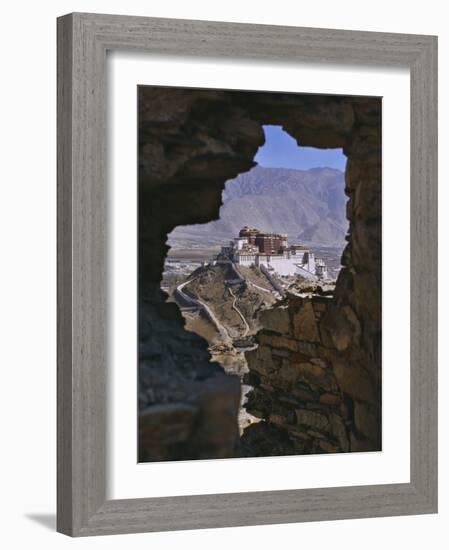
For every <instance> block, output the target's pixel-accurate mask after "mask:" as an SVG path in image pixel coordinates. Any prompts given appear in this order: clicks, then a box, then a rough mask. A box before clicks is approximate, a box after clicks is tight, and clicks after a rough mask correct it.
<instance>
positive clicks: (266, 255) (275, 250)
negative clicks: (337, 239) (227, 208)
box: [220, 226, 329, 279]
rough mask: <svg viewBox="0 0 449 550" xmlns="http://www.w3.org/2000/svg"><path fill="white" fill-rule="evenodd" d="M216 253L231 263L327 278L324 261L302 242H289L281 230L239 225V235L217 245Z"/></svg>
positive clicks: (305, 276)
mask: <svg viewBox="0 0 449 550" xmlns="http://www.w3.org/2000/svg"><path fill="white" fill-rule="evenodd" d="M220 255H221V256H222V257H225V258H227V259H229V260H231V261H232V262H234V263H236V264H238V265H243V266H251V265H255V266H257V267H259V268H261V269H263V268H265V269H267V270H268V271H272V272H276V273H277V274H279V275H281V276H287V275H300V276H302V277H304V278H305V279H317V278H318V279H327V278H328V276H329V275H328V270H327V267H326V264H325V263H324V261H323V260H322V259H320V258H316V257H315V255H314V254H313V252H312V251H311V250H310V249H308V248H307V247H305V246H302V245H289V244H288V235H287V234H285V233H264V232H262V231H259V230H258V229H256V228H254V227H248V226H245V227H243V228H242V229H241V230H240V232H239V236H238V237H235V238H234V239H233V240H232V241H231V242H230V243H229V245H227V246H223V247H222V248H221V253H220Z"/></svg>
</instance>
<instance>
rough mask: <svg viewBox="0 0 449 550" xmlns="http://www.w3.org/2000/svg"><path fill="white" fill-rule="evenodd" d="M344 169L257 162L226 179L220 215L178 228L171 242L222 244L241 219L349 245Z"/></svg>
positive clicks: (293, 237)
mask: <svg viewBox="0 0 449 550" xmlns="http://www.w3.org/2000/svg"><path fill="white" fill-rule="evenodd" d="M346 201H347V197H346V195H345V193H344V174H343V172H340V171H339V170H335V169H332V168H313V169H311V170H290V169H283V168H264V167H261V166H256V167H255V168H253V169H252V170H250V171H249V172H246V173H244V174H240V175H239V176H238V177H237V178H235V179H234V180H230V181H228V182H227V183H226V186H225V190H224V192H223V205H222V207H221V209H220V219H219V220H216V221H213V222H209V223H207V224H201V225H190V226H184V227H178V228H176V229H175V230H174V231H173V232H172V233H171V234H170V236H169V244H170V245H171V246H174V247H182V246H186V245H189V244H190V245H191V244H193V243H195V244H197V245H198V244H221V243H222V242H223V241H226V240H228V239H230V238H232V237H234V236H235V235H236V234H237V233H238V231H239V229H240V228H241V227H242V225H251V226H255V227H258V228H260V229H261V230H263V231H276V232H283V233H288V234H289V240H290V242H292V243H294V242H303V243H305V244H308V245H313V244H315V245H316V244H320V245H324V246H330V247H333V246H335V247H341V246H342V245H344V237H345V234H346V231H347V220H346V214H345V210H346Z"/></svg>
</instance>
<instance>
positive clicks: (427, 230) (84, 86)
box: [57, 13, 437, 536]
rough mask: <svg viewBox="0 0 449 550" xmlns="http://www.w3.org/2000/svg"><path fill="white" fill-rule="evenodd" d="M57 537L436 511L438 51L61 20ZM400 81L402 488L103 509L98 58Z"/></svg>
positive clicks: (370, 37) (235, 29) (431, 41)
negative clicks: (339, 69)
mask: <svg viewBox="0 0 449 550" xmlns="http://www.w3.org/2000/svg"><path fill="white" fill-rule="evenodd" d="M57 31H58V32H57V35H58V38H57V40H58V61H57V72H58V91H57V95H58V106H57V117H58V126H57V129H58V151H57V157H58V168H57V180H58V182H57V190H58V245H57V254H58V300H57V302H58V306H57V307H58V311H57V313H58V338H57V342H58V377H57V378H58V383H57V392H58V405H57V422H58V426H57V438H58V443H57V454H58V456H57V478H58V480H57V530H58V531H59V532H61V533H65V534H67V535H71V536H88V535H103V534H118V533H135V532H144V531H167V530H180V529H199V528H213V527H233V526H240V525H263V524H275V523H290V522H303V521H319V520H333V519H347V518H364V517H379V516H395V515H409V514H426V513H435V512H436V511H437V38H436V37H435V36H424V35H412V34H394V33H378V32H361V31H346V30H331V29H312V28H300V27H281V26H271V25H253V24H242V23H224V22H209V21H189V20H178V19H160V18H146V17H130V16H120V15H101V14H87V13H72V14H69V15H65V16H63V17H60V18H58V21H57ZM109 50H134V51H138V52H147V53H156V54H169V55H176V56H186V55H188V56H198V57H209V58H210V57H216V58H229V59H238V58H245V59H248V58H250V59H261V60H272V61H277V62H279V63H282V62H286V61H289V62H295V61H297V62H298V61H301V62H303V61H307V62H325V63H337V64H362V65H369V66H373V65H381V66H385V65H387V66H391V67H408V68H409V69H410V82H411V86H410V94H411V95H410V99H411V142H410V147H411V150H410V159H411V166H410V168H411V182H410V185H411V187H410V189H411V296H410V299H411V335H410V336H411V363H410V369H411V408H410V430H411V431H410V435H411V439H410V445H411V447H410V457H411V464H410V468H411V469H410V483H401V484H385V485H366V486H350V487H332V488H315V489H297V490H282V491H261V492H242V493H230V494H212V495H194V496H176V497H158V498H138V499H120V500H108V499H107V497H106V495H107V490H106V489H107V487H106V480H107V472H106V467H107V461H106V418H107V403H106V390H105V388H106V384H107V364H108V349H107V284H105V281H107V269H108V267H107V266H108V262H107V243H108V217H107V196H108V195H107V163H106V104H107V102H106V95H107V79H106V54H107V51H109Z"/></svg>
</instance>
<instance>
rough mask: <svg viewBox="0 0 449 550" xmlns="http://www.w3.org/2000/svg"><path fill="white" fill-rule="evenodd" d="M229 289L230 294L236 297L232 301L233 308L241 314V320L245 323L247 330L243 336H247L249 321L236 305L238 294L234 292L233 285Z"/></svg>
mask: <svg viewBox="0 0 449 550" xmlns="http://www.w3.org/2000/svg"><path fill="white" fill-rule="evenodd" d="M228 290H229V294H230V295H231V296H232V297H233V298H234V299H233V301H232V309H233V310H234V311H236V312H237V313H238V314H239V316H240V318H241V320H242V321H243V323H244V325H245V332H244V333H243V338H245V336H248V332H249V325H248V322H247V321H246V319H245V316H244V315H243V313H242V312H241V311H240V309H239V308H238V307H237V306H236V305H235V304H236V303H237V296H236V295H235V294H234V293H233V292H232V289H231V287H229V286H228Z"/></svg>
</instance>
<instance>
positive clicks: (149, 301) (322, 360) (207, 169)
mask: <svg viewBox="0 0 449 550" xmlns="http://www.w3.org/2000/svg"><path fill="white" fill-rule="evenodd" d="M139 123H140V125H139V311H140V318H141V321H140V322H141V325H140V327H141V329H140V362H139V368H140V376H139V381H140V390H141V395H142V399H141V401H140V410H141V416H143V412H144V411H146V412H145V414H149V413H148V409H149V408H151V407H153V409H152V410H153V411H154V412H155V414H159V413H158V409H156V408H155V407H158V406H159V405H160V404H161V403H172V404H173V403H178V404H179V405H180V406H181V405H182V406H184V404H185V403H186V401H187V402H188V401H189V399H190V397H189V396H190V394H189V392H185V393H184V394H182V395H181V393H182V392H181V393H180V392H179V391H178V390H176V388H178V389H179V388H180V387H181V386H182V384H181V383H179V384H175V388H174V389H170V385H168V386H167V387H166V390H165V394H163V395H162V397H161V396H160V395H159V394H157V395H156V396H155V397H154V399H150V398H149V397H148V396H150V397H151V396H152V395H153V393H152V392H153V386H154V385H155V384H156V385H157V386H158V387H161V388H162V387H163V386H164V383H161V384H159V382H161V381H162V382H163V381H164V380H165V382H169V380H170V379H172V378H173V379H176V380H178V381H179V382H181V381H182V380H184V382H186V384H185V386H184V387H188V384H187V382H188V381H189V380H191V379H194V380H195V381H196V382H197V383H198V384H199V385H200V384H203V385H204V389H205V392H208V391H209V389H208V388H209V385H208V384H209V382H208V380H209V379H212V378H213V379H215V380H216V383H217V387H219V386H220V385H221V383H223V384H226V383H227V382H225V379H224V378H223V377H226V375H225V374H224V373H223V372H222V371H220V370H219V369H220V367H218V366H217V365H212V364H210V363H209V356H208V353H207V349H206V348H207V345H206V343H205V341H204V340H202V339H201V338H200V337H197V336H195V335H190V336H189V338H188V339H186V336H185V332H186V331H184V328H183V324H184V322H183V319H182V316H181V314H180V312H179V311H172V310H169V309H167V308H169V307H170V305H169V304H166V303H164V297H163V295H162V294H161V292H160V290H159V284H160V280H161V274H162V269H163V262H164V258H165V256H166V252H167V246H166V244H165V243H166V238H167V234H168V233H169V232H170V231H172V229H174V227H176V226H178V225H186V224H192V223H204V222H207V221H210V220H212V219H216V218H217V217H218V215H219V207H220V205H221V193H222V190H223V188H224V183H225V182H226V180H228V179H232V178H234V177H235V176H237V175H238V174H239V173H241V172H243V171H247V170H249V169H250V168H251V167H252V166H253V165H254V161H253V158H254V156H255V154H256V152H257V149H258V147H259V146H260V145H262V144H263V141H264V136H263V131H262V125H263V124H276V125H281V126H283V128H284V129H285V130H286V131H287V132H288V133H289V134H290V135H291V136H292V137H294V138H295V139H296V140H297V141H298V143H299V144H300V145H303V146H312V147H321V148H329V147H343V150H344V152H345V154H346V155H347V157H348V164H347V170H346V193H347V195H348V206H347V217H348V219H349V235H348V245H347V247H346V249H345V251H344V253H343V257H342V264H343V269H342V271H341V272H340V275H339V277H338V281H337V285H336V289H335V293H334V295H333V297H332V298H331V299H329V298H326V300H328V301H325V302H324V305H325V306H326V307H325V309H324V310H323V311H321V312H320V311H319V307H323V306H322V305H319V304H322V302H323V299H322V298H320V297H312V298H307V299H303V300H301V301H297V300H296V299H293V298H291V297H290V298H289V300H288V302H286V303H285V304H284V306H285V307H286V309H287V310H288V312H287V315H288V317H289V319H290V320H289V323H290V325H289V326H291V329H290V330H291V332H288V331H286V332H284V331H280V329H279V328H275V327H276V323H275V322H274V321H270V320H269V316H270V315H273V316H274V317H273V318H274V319H276V318H277V317H276V316H279V312H278V311H273V312H272V313H268V312H267V315H266V319H265V322H266V323H267V327H268V326H270V327H271V329H268V328H267V329H266V330H265V331H263V332H262V333H261V334H260V337H259V338H260V344H261V346H260V351H259V352H257V354H255V355H254V356H253V357H251V358H250V367H251V371H250V374H251V376H252V377H253V379H254V380H255V381H257V380H258V379H259V385H258V386H257V387H256V389H255V397H254V398H253V399H252V400H251V401H250V407H253V409H254V410H260V415H261V416H262V417H263V418H264V420H265V422H263V423H260V425H261V426H263V427H262V428H258V429H259V430H262V429H263V430H265V436H264V437H263V438H262V441H263V442H265V447H267V448H269V449H270V448H271V449H273V448H275V447H276V446H281V447H283V448H284V450H285V452H291V449H292V447H291V445H292V441H293V443H294V445H298V449H299V450H298V451H296V452H317V451H319V450H321V451H326V450H327V451H332V450H335V449H337V450H376V449H379V448H380V445H381V100H380V99H379V98H357V97H342V96H319V95H307V94H304V95H301V94H285V93H260V92H253V93H245V94H242V93H239V92H221V91H210V90H188V89H185V90H179V89H174V88H159V87H142V88H140V91H139ZM317 308H318V309H317ZM312 313H313V317H314V318H315V317H317V316H318V314H319V319H317V318H315V322H311V319H312ZM282 315H283V314H282ZM167 316H168V317H169V319H170V329H169V330H165V329H163V330H162V333H161V328H160V327H164V326H165V325H164V323H165V318H166V317H167ZM298 319H299V320H298ZM295 323H296V324H295ZM285 346H288V347H285ZM192 350H193V351H194V354H193V356H194V360H193V361H190V359H189V358H188V357H189V354H191V352H192ZM305 350H308V353H305ZM162 357H163V362H162V363H161V358H162ZM259 363H260V364H259ZM161 364H162V367H161ZM166 364H170V369H171V370H170V371H169V372H170V373H171V374H170V375H169V377H168V380H167V376H166V373H167V369H166V368H165V366H164V365H166ZM267 364H271V367H270V369H271V370H270V371H269V372H268V371H267V372H265V369H266V368H268V367H267ZM307 369H308V372H309V374H308V375H306V374H305V373H306V371H307ZM261 371H264V372H262V373H261ZM199 373H201V374H199ZM312 373H314V375H315V378H314V379H313V380H314V383H313V384H312V385H310V384H309V385H308V384H307V383H306V382H304V381H303V382H301V380H306V379H307V376H309V378H308V379H309V381H312V378H311V377H312ZM318 374H320V375H319V376H318ZM321 375H322V376H323V378H322V376H321ZM220 377H222V378H220ZM264 377H265V378H264ZM262 378H264V380H265V382H267V383H265V382H263V381H262ZM321 378H322V380H321ZM288 380H289V382H288ZM288 384H291V385H293V386H295V387H296V385H297V384H300V385H299V386H298V387H299V388H302V389H303V390H304V391H306V390H307V391H309V392H310V394H308V395H309V397H310V398H311V399H310V401H307V399H303V400H301V399H299V401H298V403H299V404H298V403H297V401H295V402H294V403H290V405H289V406H288V407H287V406H286V405H285V395H284V394H287V393H288V389H287V388H288V387H289V386H288ZM301 384H303V386H304V387H302V386H301ZM323 384H324V385H323ZM307 386H308V387H307ZM270 388H273V390H274V391H271V390H270ZM237 393H238V388H236V389H235V390H234V389H232V390H231V391H230V392H229V395H228V397H227V398H226V399H228V402H229V403H230V404H232V403H236V402H237V401H236V397H237ZM305 395H306V394H304V396H305ZM281 396H283V398H284V402H283V401H282V400H281V399H280V397H281ZM161 399H162V401H161ZM264 399H267V400H269V399H271V404H272V406H273V408H272V410H271V411H270V409H269V408H268V406H263V407H262V403H263V400H264ZM295 399H296V397H295ZM320 399H321V401H320ZM323 400H324V401H323ZM326 401H329V402H328V403H326ZM331 401H332V403H331ZM267 402H268V401H267ZM307 403H308V405H307V406H306V404H307ZM257 407H259V409H257ZM230 409H232V406H231V405H230ZM287 409H288V414H287ZM274 411H278V413H276V412H274ZM292 411H294V416H292ZM298 411H299V412H298ZM228 413H229V410H228ZM284 413H285V414H284ZM189 414H190V413H188V412H187V410H186V418H187V416H189ZM200 414H201V413H200ZM233 414H234V415H235V419H236V418H237V407H235V410H234V413H233ZM231 417H232V414H231ZM284 417H285V420H284ZM214 418H215V417H214ZM226 418H227V416H226V414H225V415H224V416H222V420H223V424H222V425H223V426H224V425H226V426H231V424H232V423H227V420H226ZM186 422H187V421H186ZM214 422H215V420H214ZM235 423H236V422H235ZM312 424H313V425H315V430H316V433H317V434H318V433H320V434H321V436H320V437H319V436H318V435H316V436H315V437H312V436H311V434H310V431H311V430H312V432H313V427H314V426H313V425H312ZM148 425H149V426H150V431H151V422H148ZM192 425H194V422H192ZM287 425H288V426H289V427H288V429H285V428H282V429H281V430H280V429H279V426H284V427H285V426H287ZM292 426H296V427H295V428H292ZM317 426H320V427H321V428H320V429H318V427H317ZM220 429H221V428H220V424H219V423H218V424H217V425H216V428H215V430H218V431H220ZM295 429H296V430H297V433H298V434H299V433H303V434H304V433H305V435H307V436H308V437H309V439H306V437H304V444H302V447H301V446H300V445H299V443H298V441H299V440H300V436H299V435H297V436H295V437H294V438H292V437H291V434H292V433H293V431H294V430H295ZM215 430H213V429H211V430H209V431H207V432H205V433H209V436H210V437H211V438H212V439H211V441H212V440H213V432H214V431H215ZM180 432H182V433H183V434H187V433H188V435H186V436H185V437H184V439H183V444H182V445H180V446H178V445H177V444H176V445H174V446H172V448H171V450H170V451H169V450H167V448H166V447H164V449H165V450H163V452H162V455H164V456H170V457H174V458H180V459H182V458H185V457H186V456H191V455H192V451H191V449H193V448H195V446H194V445H193V444H192V445H190V439H192V441H193V440H194V439H195V436H194V435H193V434H194V433H195V432H194V431H192V430H191V431H189V430H187V429H184V428H182V430H180ZM220 433H221V434H222V436H223V441H222V442H221V443H217V442H215V444H211V445H210V446H208V444H205V447H204V448H208V449H214V450H213V451H210V453H211V454H210V456H211V457H213V456H229V449H230V447H231V446H230V445H229V441H230V440H231V439H232V438H233V437H234V435H235V431H234V428H232V429H230V428H229V429H227V430H221V432H220ZM323 434H324V435H325V437H323ZM253 435H254V437H255V438H256V439H257V434H253ZM205 437H206V436H205ZM247 437H248V438H249V435H248V434H247V435H245V437H244V439H247ZM253 439H254V438H253ZM234 441H235V443H236V440H235V438H234ZM243 443H244V442H243ZM244 444H245V443H244ZM146 445H149V444H148V443H147V444H146ZM150 447H151V446H150ZM150 447H148V448H147V452H146V455H145V456H146V457H147V459H151V456H153V455H154V456H157V457H159V456H161V453H159V451H158V452H155V451H154V450H153V449H152V448H150ZM326 447H327V448H326ZM142 448H143V445H142ZM189 449H190V450H189ZM301 449H302V450H301ZM158 453H159V454H158ZM186 453H187V454H186ZM189 453H190V454H189ZM206 454H207V453H203V451H201V452H200V453H199V455H200V456H206ZM264 454H270V453H269V452H266V453H264Z"/></svg>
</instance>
